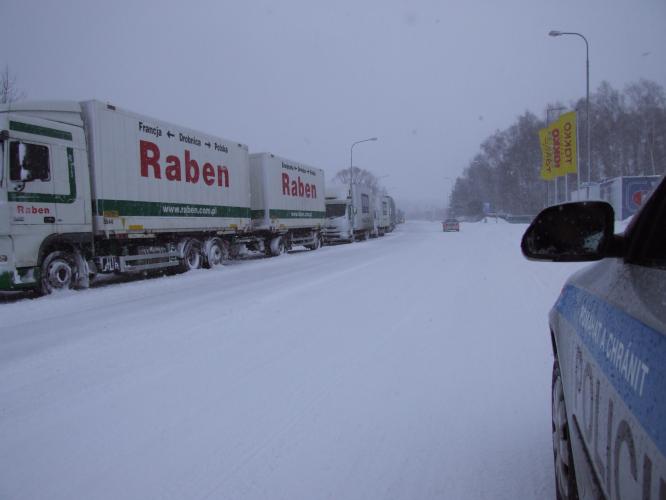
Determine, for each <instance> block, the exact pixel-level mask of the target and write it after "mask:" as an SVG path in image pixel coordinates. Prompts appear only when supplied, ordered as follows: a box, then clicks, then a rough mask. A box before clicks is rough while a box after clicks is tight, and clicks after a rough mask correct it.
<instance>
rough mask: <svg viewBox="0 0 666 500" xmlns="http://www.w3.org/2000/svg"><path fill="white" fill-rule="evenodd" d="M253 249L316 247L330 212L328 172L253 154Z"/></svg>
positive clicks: (273, 250) (273, 251)
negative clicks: (327, 200)
mask: <svg viewBox="0 0 666 500" xmlns="http://www.w3.org/2000/svg"><path fill="white" fill-rule="evenodd" d="M250 186H251V200H252V233H253V237H254V241H251V242H249V243H248V245H247V246H248V247H250V248H251V249H259V250H261V249H264V251H265V252H266V253H270V254H271V255H279V254H281V253H283V252H284V251H286V250H289V249H291V247H292V246H293V245H302V246H305V247H306V248H309V249H310V250H316V249H317V248H319V247H320V246H321V243H322V229H323V226H324V220H325V219H324V217H325V212H326V202H325V196H326V193H325V184H324V171H323V170H321V169H318V168H315V167H311V166H308V165H305V164H303V163H298V162H296V161H293V160H287V159H285V158H281V157H279V156H276V155H273V154H270V153H260V154H251V155H250Z"/></svg>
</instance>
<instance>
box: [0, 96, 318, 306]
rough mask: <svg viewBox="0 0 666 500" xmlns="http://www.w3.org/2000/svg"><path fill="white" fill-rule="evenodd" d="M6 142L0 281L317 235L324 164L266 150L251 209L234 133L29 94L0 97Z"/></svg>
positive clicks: (214, 255) (0, 162)
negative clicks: (21, 99)
mask: <svg viewBox="0 0 666 500" xmlns="http://www.w3.org/2000/svg"><path fill="white" fill-rule="evenodd" d="M0 148H1V150H0V290H22V289H37V290H40V291H41V292H43V293H49V292H51V291H53V290H56V289H63V288H84V287H86V286H88V284H89V278H90V277H92V276H94V275H96V274H104V273H121V274H125V273H142V272H151V271H155V270H168V269H174V270H188V269H195V268H198V267H202V266H206V267H211V266H215V265H217V264H220V263H221V262H222V261H223V260H225V259H226V258H227V257H228V256H229V254H230V253H231V254H234V253H235V252H236V251H237V250H238V249H239V248H240V247H241V246H242V245H247V246H250V247H253V246H254V247H255V248H258V247H262V245H263V247H268V248H271V247H273V248H274V249H275V252H273V253H279V252H280V251H281V250H283V249H284V248H286V247H288V246H289V245H290V244H293V243H294V242H299V243H303V244H308V245H310V246H313V245H314V246H315V247H316V246H317V245H318V241H319V239H318V236H316V235H318V234H319V230H318V227H319V226H320V225H321V224H322V222H323V215H324V214H323V212H324V201H323V197H324V194H323V193H324V185H323V175H322V174H321V171H318V170H317V169H312V168H310V167H308V168H304V169H305V170H307V172H305V173H303V172H299V170H298V166H297V165H296V164H295V163H293V162H291V163H290V162H285V163H288V164H289V165H292V166H294V167H295V168H296V170H294V171H289V172H288V173H287V172H286V170H285V169H282V167H281V166H277V167H275V166H272V163H274V162H275V161H278V162H282V160H274V158H270V157H265V158H263V157H261V155H260V156H259V157H258V158H259V159H258V160H257V162H256V164H258V165H260V166H259V167H255V168H256V170H257V171H261V172H263V174H262V175H265V177H263V178H262V184H261V188H260V189H262V190H263V191H262V192H263V193H264V197H263V198H258V199H261V200H262V201H261V202H260V203H259V204H258V205H257V206H256V211H255V212H254V215H255V216H256V217H255V218H252V215H253V212H252V209H253V208H254V207H253V206H252V204H251V193H250V191H251V188H250V162H249V154H248V147H247V146H246V145H244V144H240V143H237V142H235V141H230V140H227V139H222V138H220V137H215V136H210V135H207V134H203V133H201V132H197V131H195V130H191V129H188V128H185V127H181V126H178V125H174V124H171V123H167V122H164V121H160V120H156V119H154V118H150V117H147V116H142V115H138V114H135V113H132V112H129V111H125V110H122V109H119V108H116V107H115V106H112V105H110V104H104V103H101V102H99V101H86V102H81V103H78V102H34V103H15V104H11V105H2V106H0ZM278 169H279V172H278ZM283 173H286V174H287V177H285V176H284V175H283ZM299 179H300V180H299ZM273 182H277V183H278V185H277V186H276V185H274V184H270V183H273ZM269 184H270V185H269ZM287 192H288V193H289V194H288V195H287V194H286V193H287ZM308 193H309V198H308ZM280 196H283V198H282V199H281V198H279V197H280ZM285 200H288V201H285ZM273 202H275V206H272V205H271V204H272V203H273ZM261 203H263V204H261ZM267 203H268V204H267ZM303 220H307V221H308V222H307V223H305V224H303V223H302V221H303ZM253 222H254V223H253ZM276 238H277V239H276ZM308 238H309V239H308ZM280 242H282V243H280Z"/></svg>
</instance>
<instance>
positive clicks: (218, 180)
mask: <svg viewBox="0 0 666 500" xmlns="http://www.w3.org/2000/svg"><path fill="white" fill-rule="evenodd" d="M82 108H83V118H84V122H85V129H86V134H87V139H88V147H89V149H90V151H89V157H90V172H91V178H92V179H91V184H92V203H93V214H94V219H93V226H94V230H95V232H96V233H97V234H100V233H102V234H104V235H106V236H114V235H124V234H129V235H132V234H141V233H162V232H178V233H183V232H198V231H202V230H205V231H211V232H219V234H223V233H235V232H238V231H241V232H242V231H245V230H247V229H249V226H250V190H249V160H248V148H247V146H245V145H243V144H239V143H236V142H233V141H229V140H226V139H222V138H220V137H214V136H210V135H207V134H203V133H201V132H198V131H195V130H192V129H188V128H184V127H181V126H178V125H174V124H171V123H168V122H164V121H161V120H157V119H154V118H150V117H147V116H143V115H139V114H136V113H132V112H129V111H126V110H122V109H119V108H116V107H114V106H110V105H106V104H104V103H101V102H98V101H87V102H83V103H82Z"/></svg>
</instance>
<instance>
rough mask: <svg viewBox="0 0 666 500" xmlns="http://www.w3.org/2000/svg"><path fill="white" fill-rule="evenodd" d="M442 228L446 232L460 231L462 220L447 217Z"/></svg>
mask: <svg viewBox="0 0 666 500" xmlns="http://www.w3.org/2000/svg"><path fill="white" fill-rule="evenodd" d="M442 230H443V231H444V232H445V233H446V232H449V231H460V222H458V219H446V220H445V221H444V222H442Z"/></svg>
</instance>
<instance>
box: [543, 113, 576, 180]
mask: <svg viewBox="0 0 666 500" xmlns="http://www.w3.org/2000/svg"><path fill="white" fill-rule="evenodd" d="M539 142H540V143H541V156H542V163H541V178H542V179H545V180H547V181H550V180H552V179H554V178H555V177H560V176H562V175H566V174H575V173H576V172H578V155H577V147H578V144H577V142H576V112H575V111H571V112H569V113H565V114H563V115H562V116H560V117H559V118H558V120H557V121H556V122H555V123H553V124H551V125H550V126H549V127H546V128H542V129H541V130H539Z"/></svg>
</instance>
